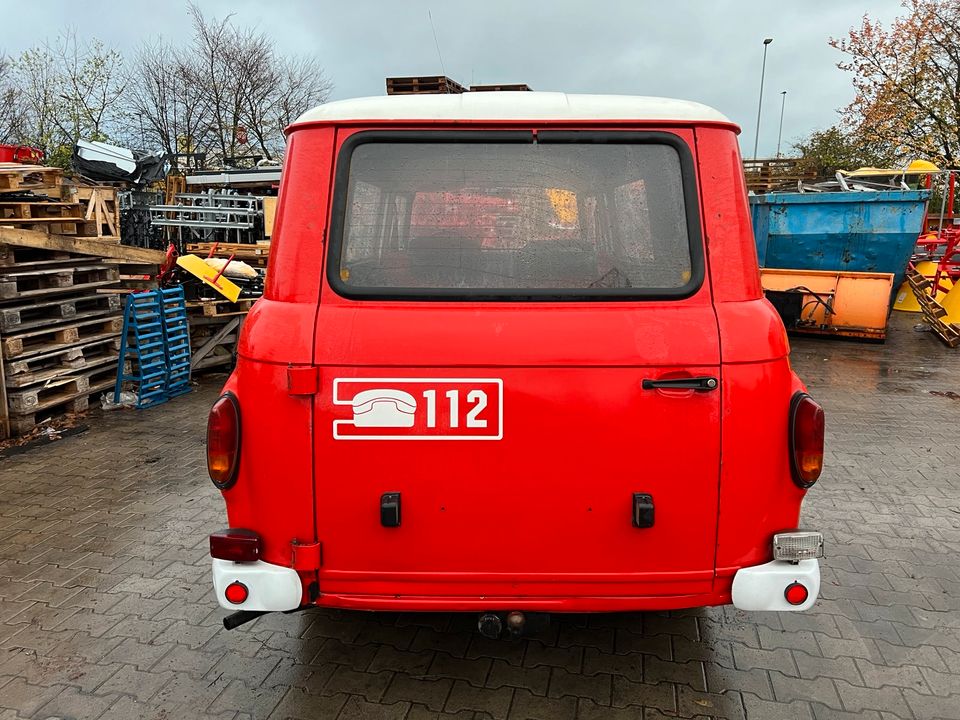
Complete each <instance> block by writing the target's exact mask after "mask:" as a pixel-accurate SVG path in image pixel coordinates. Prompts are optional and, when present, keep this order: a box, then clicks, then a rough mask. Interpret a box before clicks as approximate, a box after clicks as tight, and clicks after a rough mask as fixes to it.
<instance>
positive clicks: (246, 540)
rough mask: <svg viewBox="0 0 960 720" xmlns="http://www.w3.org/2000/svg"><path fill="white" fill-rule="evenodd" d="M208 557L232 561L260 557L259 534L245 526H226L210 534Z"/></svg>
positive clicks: (246, 560) (243, 560)
mask: <svg viewBox="0 0 960 720" xmlns="http://www.w3.org/2000/svg"><path fill="white" fill-rule="evenodd" d="M210 557H215V558H218V559H220V560H231V561H233V562H254V561H255V560H259V559H260V536H259V535H257V534H256V533H255V532H254V531H253V530H247V529H245V528H227V529H226V530H219V531H217V532H215V533H211V534H210Z"/></svg>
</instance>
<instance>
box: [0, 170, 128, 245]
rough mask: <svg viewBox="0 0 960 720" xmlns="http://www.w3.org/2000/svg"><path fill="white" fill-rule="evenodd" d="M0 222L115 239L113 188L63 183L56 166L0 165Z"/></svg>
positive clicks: (116, 218)
mask: <svg viewBox="0 0 960 720" xmlns="http://www.w3.org/2000/svg"><path fill="white" fill-rule="evenodd" d="M0 225H4V226H9V227H15V228H19V229H26V230H37V231H40V232H46V233H52V234H56V235H70V236H76V237H83V238H90V239H96V240H104V241H107V242H120V214H119V207H118V204H117V190H116V188H114V187H108V186H100V185H84V184H80V183H78V182H76V181H67V180H65V179H64V177H63V171H62V170H60V168H51V167H43V166H39V165H20V164H17V163H0Z"/></svg>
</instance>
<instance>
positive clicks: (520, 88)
mask: <svg viewBox="0 0 960 720" xmlns="http://www.w3.org/2000/svg"><path fill="white" fill-rule="evenodd" d="M532 90H533V88H532V87H530V86H529V85H527V84H526V83H501V84H499V85H471V86H470V92H530V91H532Z"/></svg>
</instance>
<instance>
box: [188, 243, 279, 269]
mask: <svg viewBox="0 0 960 720" xmlns="http://www.w3.org/2000/svg"><path fill="white" fill-rule="evenodd" d="M214 245H216V250H215V251H214V253H213V254H214V257H222V258H228V257H230V256H231V255H233V256H234V258H235V259H236V260H243V261H244V262H245V263H248V264H250V265H257V266H261V267H262V266H265V265H266V264H267V260H269V259H270V242H269V241H267V242H258V243H209V242H201V243H187V252H188V253H193V254H194V255H199V256H200V257H203V258H205V257H207V256H208V255H209V254H210V251H211V250H213V247H214Z"/></svg>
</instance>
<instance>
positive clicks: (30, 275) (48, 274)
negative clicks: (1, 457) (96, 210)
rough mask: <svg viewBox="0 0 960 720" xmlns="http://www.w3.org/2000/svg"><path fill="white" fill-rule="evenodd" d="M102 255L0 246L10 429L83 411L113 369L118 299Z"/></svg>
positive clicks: (113, 273)
mask: <svg viewBox="0 0 960 720" xmlns="http://www.w3.org/2000/svg"><path fill="white" fill-rule="evenodd" d="M116 282H117V269H116V266H115V265H111V264H109V263H107V262H104V261H103V259H102V258H97V257H90V256H87V255H80V254H76V253H69V252H63V251H57V250H47V249H41V248H30V247H16V246H11V245H0V356H2V364H0V379H2V387H0V393H2V394H3V395H5V398H4V402H3V403H2V405H0V412H2V411H3V410H4V409H5V410H6V413H5V414H6V416H7V417H6V422H5V423H4V425H6V429H7V434H12V435H21V434H23V433H26V432H29V431H30V430H32V429H33V428H34V427H35V426H36V425H37V424H38V423H40V422H43V421H44V420H47V419H50V418H54V417H57V416H59V415H63V414H65V413H70V412H78V411H82V410H85V409H86V408H87V406H88V403H89V399H90V397H91V396H94V397H95V396H96V395H97V394H98V393H101V392H103V391H104V390H105V389H106V388H108V387H111V386H112V385H113V382H114V379H115V378H116V373H117V359H118V357H119V347H120V345H119V343H120V332H121V330H122V328H123V316H122V309H121V298H120V297H119V296H117V295H107V294H102V293H101V292H99V291H100V290H102V289H104V288H109V287H111V286H112V285H114V284H115V283H116Z"/></svg>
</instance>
